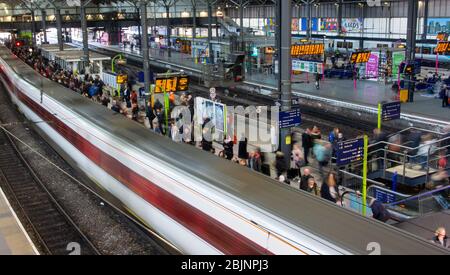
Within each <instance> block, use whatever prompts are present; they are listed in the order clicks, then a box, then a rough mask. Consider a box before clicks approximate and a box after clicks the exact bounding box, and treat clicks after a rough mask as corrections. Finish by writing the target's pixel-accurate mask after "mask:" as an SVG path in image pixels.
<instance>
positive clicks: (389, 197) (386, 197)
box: [375, 189, 395, 203]
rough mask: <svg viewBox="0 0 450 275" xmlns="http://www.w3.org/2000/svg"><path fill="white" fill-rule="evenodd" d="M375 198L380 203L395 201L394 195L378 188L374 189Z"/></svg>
mask: <svg viewBox="0 0 450 275" xmlns="http://www.w3.org/2000/svg"><path fill="white" fill-rule="evenodd" d="M375 198H376V199H377V201H379V202H381V203H394V202H395V195H394V194H391V193H388V192H386V191H382V190H379V189H375Z"/></svg>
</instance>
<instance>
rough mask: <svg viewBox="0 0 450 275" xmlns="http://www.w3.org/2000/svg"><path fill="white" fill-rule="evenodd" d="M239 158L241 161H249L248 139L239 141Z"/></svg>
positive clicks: (244, 138)
mask: <svg viewBox="0 0 450 275" xmlns="http://www.w3.org/2000/svg"><path fill="white" fill-rule="evenodd" d="M238 157H239V158H240V159H248V151H247V138H246V137H242V138H241V140H240V141H239V152H238Z"/></svg>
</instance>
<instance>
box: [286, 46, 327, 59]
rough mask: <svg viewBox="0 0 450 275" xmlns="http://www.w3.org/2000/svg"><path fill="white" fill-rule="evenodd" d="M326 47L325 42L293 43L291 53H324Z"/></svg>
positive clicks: (293, 54) (298, 54)
mask: <svg viewBox="0 0 450 275" xmlns="http://www.w3.org/2000/svg"><path fill="white" fill-rule="evenodd" d="M324 48H325V47H324V45H323V44H304V45H292V48H291V55H292V56H303V55H317V54H323V52H324Z"/></svg>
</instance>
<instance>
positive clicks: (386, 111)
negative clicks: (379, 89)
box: [381, 101, 402, 121]
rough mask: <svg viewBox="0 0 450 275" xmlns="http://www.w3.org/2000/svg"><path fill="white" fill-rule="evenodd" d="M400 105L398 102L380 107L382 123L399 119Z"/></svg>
mask: <svg viewBox="0 0 450 275" xmlns="http://www.w3.org/2000/svg"><path fill="white" fill-rule="evenodd" d="M401 108H402V104H401V103H400V101H397V102H390V103H385V104H383V105H382V114H381V118H382V119H383V121H391V120H396V119H400V117H401Z"/></svg>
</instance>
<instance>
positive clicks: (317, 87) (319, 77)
mask: <svg viewBox="0 0 450 275" xmlns="http://www.w3.org/2000/svg"><path fill="white" fill-rule="evenodd" d="M321 78H322V77H321V75H320V74H319V73H317V74H316V89H317V90H319V89H320V79H321Z"/></svg>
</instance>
